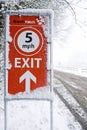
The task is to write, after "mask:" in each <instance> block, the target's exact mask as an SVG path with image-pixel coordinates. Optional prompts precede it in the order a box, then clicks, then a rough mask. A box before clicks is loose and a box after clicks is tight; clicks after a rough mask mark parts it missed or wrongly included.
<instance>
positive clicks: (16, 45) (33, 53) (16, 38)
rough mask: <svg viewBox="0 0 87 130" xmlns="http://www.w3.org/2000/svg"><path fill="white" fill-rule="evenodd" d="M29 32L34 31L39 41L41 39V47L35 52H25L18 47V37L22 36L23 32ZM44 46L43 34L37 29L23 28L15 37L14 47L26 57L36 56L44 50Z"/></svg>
mask: <svg viewBox="0 0 87 130" xmlns="http://www.w3.org/2000/svg"><path fill="white" fill-rule="evenodd" d="M27 30H29V31H30V30H31V31H34V32H35V33H36V34H37V35H38V36H39V39H40V43H39V47H38V48H37V49H36V50H35V51H33V52H24V51H22V50H21V49H20V48H19V47H18V44H17V43H18V36H19V35H20V33H22V32H23V31H27ZM42 46H43V37H42V34H41V33H40V32H39V31H38V30H37V29H36V28H33V27H23V28H21V29H20V30H18V32H17V33H16V34H15V36H14V47H15V49H16V50H17V52H18V53H20V54H22V55H25V56H31V55H35V54H37V53H38V52H39V51H40V50H41V49H42Z"/></svg>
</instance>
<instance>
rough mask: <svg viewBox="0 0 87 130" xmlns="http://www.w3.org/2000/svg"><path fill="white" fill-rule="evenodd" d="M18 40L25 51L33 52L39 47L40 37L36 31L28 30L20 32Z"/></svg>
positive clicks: (19, 45)
mask: <svg viewBox="0 0 87 130" xmlns="http://www.w3.org/2000/svg"><path fill="white" fill-rule="evenodd" d="M17 42H18V47H19V48H20V49H21V50H22V51H23V52H33V51H35V50H36V49H37V48H38V47H39V44H40V39H39V37H38V35H37V34H36V33H35V32H33V31H31V30H30V31H29V30H26V31H23V32H21V33H20V35H19V36H18V41H17Z"/></svg>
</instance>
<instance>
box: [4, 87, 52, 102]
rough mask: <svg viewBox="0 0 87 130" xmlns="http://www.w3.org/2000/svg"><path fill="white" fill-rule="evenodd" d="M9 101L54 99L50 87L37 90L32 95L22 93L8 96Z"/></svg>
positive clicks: (31, 92)
mask: <svg viewBox="0 0 87 130" xmlns="http://www.w3.org/2000/svg"><path fill="white" fill-rule="evenodd" d="M6 97H7V98H8V99H20V98H21V99H48V100H49V99H52V94H51V92H50V86H44V87H41V88H37V89H35V90H33V91H30V93H26V92H20V93H18V94H16V95H14V96H13V95H12V94H7V96H6Z"/></svg>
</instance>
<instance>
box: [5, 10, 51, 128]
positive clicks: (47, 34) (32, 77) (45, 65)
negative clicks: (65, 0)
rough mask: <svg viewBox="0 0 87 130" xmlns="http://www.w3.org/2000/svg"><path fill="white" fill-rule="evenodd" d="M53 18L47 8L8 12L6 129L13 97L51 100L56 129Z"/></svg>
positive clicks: (6, 31) (6, 27) (15, 98)
mask: <svg viewBox="0 0 87 130" xmlns="http://www.w3.org/2000/svg"><path fill="white" fill-rule="evenodd" d="M52 20H53V12H52V10H47V9H46V10H40V9H39V10H37V9H30V10H29V11H26V12H25V11H24V12H23V11H7V12H6V13H5V90H4V102H5V130H7V102H8V101H12V100H37V101H38V100H41V101H44V100H45V101H50V130H53V117H52V115H53V114H52V113H53V99H52V96H53V68H52V48H53V47H52V28H53V24H52V23H53V22H52ZM40 88H43V89H42V91H40ZM44 88H48V89H47V91H44ZM33 91H34V92H35V91H36V93H35V94H34V93H33ZM38 91H40V93H39V94H38V96H37V92H38ZM20 93H22V94H21V95H20ZM32 94H33V95H32ZM18 95H19V96H18ZM43 95H46V96H43Z"/></svg>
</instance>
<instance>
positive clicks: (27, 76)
mask: <svg viewBox="0 0 87 130" xmlns="http://www.w3.org/2000/svg"><path fill="white" fill-rule="evenodd" d="M23 80H26V82H25V91H26V92H27V93H29V92H30V80H32V81H33V82H34V83H36V77H35V76H34V75H33V74H32V73H31V72H30V71H26V72H25V73H24V74H23V75H22V76H21V77H20V79H19V82H20V83H21V82H22V81H23Z"/></svg>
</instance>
